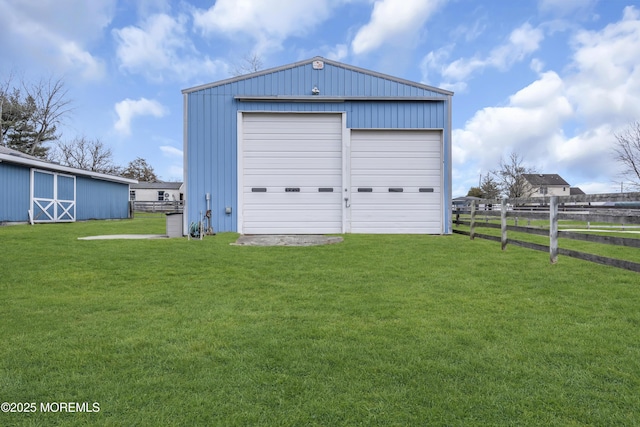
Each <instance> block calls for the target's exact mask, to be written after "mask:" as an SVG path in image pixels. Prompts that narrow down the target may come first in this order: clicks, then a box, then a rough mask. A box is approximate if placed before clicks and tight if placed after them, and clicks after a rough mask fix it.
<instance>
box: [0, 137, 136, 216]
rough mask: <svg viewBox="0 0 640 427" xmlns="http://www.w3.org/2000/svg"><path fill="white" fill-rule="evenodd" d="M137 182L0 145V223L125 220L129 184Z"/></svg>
mask: <svg viewBox="0 0 640 427" xmlns="http://www.w3.org/2000/svg"><path fill="white" fill-rule="evenodd" d="M137 182H138V181H137V180H135V179H128V178H122V177H119V176H112V175H105V174H102V173H96V172H90V171H86V170H82V169H75V168H70V167H66V166H61V165H58V164H54V163H49V162H45V161H42V160H40V159H38V158H36V157H33V156H28V155H26V154H24V153H21V152H19V151H15V150H12V149H9V148H6V147H0V222H27V221H33V222H73V221H81V220H88V219H121V218H128V217H129V184H135V183H137Z"/></svg>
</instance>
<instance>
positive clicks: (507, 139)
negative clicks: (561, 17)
mask: <svg viewBox="0 0 640 427" xmlns="http://www.w3.org/2000/svg"><path fill="white" fill-rule="evenodd" d="M571 48H572V49H573V54H572V56H571V62H570V64H569V66H568V67H566V68H565V70H564V73H565V75H564V76H561V75H560V74H558V73H556V72H554V71H547V72H542V73H540V74H539V78H538V79H537V80H536V81H534V82H532V83H531V84H530V85H528V86H527V87H525V88H523V89H522V90H520V91H518V92H517V93H515V94H513V95H512V96H510V97H509V100H508V104H507V105H506V106H505V107H487V108H484V109H482V110H480V111H478V112H476V114H475V115H474V116H473V117H472V118H471V119H470V120H469V121H468V122H467V123H466V124H465V126H464V128H462V129H456V130H454V132H453V142H454V146H453V155H454V162H455V163H454V165H455V168H456V169H457V170H465V169H466V170H473V171H474V172H470V173H468V174H466V176H467V181H463V182H465V184H468V183H473V182H474V181H475V180H477V177H476V176H474V175H476V172H475V170H478V169H480V170H484V171H487V170H490V169H493V168H495V167H496V165H497V164H498V161H499V159H500V156H501V155H504V154H505V153H508V152H509V151H512V150H513V151H516V152H518V153H519V154H521V155H522V156H523V157H524V158H525V159H527V160H528V161H529V163H530V164H531V165H532V166H537V167H539V168H542V169H543V170H542V172H546V173H560V174H561V175H563V174H565V173H566V174H568V176H567V177H566V178H569V177H570V178H569V179H570V181H569V182H570V183H571V184H572V185H574V186H580V187H581V188H582V189H583V190H584V191H586V192H607V191H616V189H615V188H614V187H615V186H616V184H615V180H616V179H618V172H619V169H620V168H619V165H618V164H617V163H616V162H615V161H614V160H613V158H612V155H611V147H612V145H613V144H614V142H615V136H614V134H615V132H616V131H618V130H619V129H620V128H623V127H624V126H625V125H627V124H628V123H629V122H631V121H633V120H637V117H638V116H640V66H638V61H637V58H638V57H640V12H639V11H638V10H637V9H635V8H633V7H627V8H626V9H625V10H624V15H623V18H622V19H621V20H620V21H618V22H614V23H611V24H609V25H607V26H606V27H604V28H603V29H601V30H599V31H585V30H581V31H578V32H577V33H576V34H575V36H574V38H573V43H572V45H571ZM543 67H544V66H543V64H542V63H540V62H539V61H538V60H533V61H532V62H531V68H532V69H534V70H538V71H539V70H542V69H543ZM565 132H567V133H565ZM472 185H475V184H472ZM617 185H618V186H619V183H618V184H617Z"/></svg>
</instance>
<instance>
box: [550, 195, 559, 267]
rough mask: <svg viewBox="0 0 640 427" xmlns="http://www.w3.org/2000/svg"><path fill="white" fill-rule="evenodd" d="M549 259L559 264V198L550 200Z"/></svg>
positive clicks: (554, 197) (553, 197) (555, 197)
mask: <svg viewBox="0 0 640 427" xmlns="http://www.w3.org/2000/svg"><path fill="white" fill-rule="evenodd" d="M549 259H550V260H551V264H555V263H556V262H558V196H552V197H551V200H549Z"/></svg>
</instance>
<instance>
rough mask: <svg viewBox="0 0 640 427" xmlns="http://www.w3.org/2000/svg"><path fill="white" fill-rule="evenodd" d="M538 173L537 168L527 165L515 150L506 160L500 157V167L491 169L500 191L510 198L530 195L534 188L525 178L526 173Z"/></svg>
mask: <svg viewBox="0 0 640 427" xmlns="http://www.w3.org/2000/svg"><path fill="white" fill-rule="evenodd" d="M530 173H536V170H535V168H530V167H526V166H525V165H524V159H523V158H522V157H521V156H520V155H519V154H518V153H515V152H512V153H511V154H510V155H509V158H508V159H507V160H506V161H505V160H504V158H502V159H500V169H498V170H495V171H491V175H492V176H493V177H494V178H495V181H496V183H497V186H498V188H499V189H500V192H501V193H502V194H503V195H505V196H507V197H509V198H518V197H529V196H531V195H532V194H533V191H534V190H533V188H532V187H531V186H530V185H529V184H528V182H527V180H526V179H524V177H523V175H524V174H530Z"/></svg>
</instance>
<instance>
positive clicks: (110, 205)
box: [76, 176, 129, 221]
mask: <svg viewBox="0 0 640 427" xmlns="http://www.w3.org/2000/svg"><path fill="white" fill-rule="evenodd" d="M128 216H129V185H128V184H121V183H117V182H110V181H102V180H98V179H92V178H87V177H83V176H78V177H76V220H78V221H83V220H89V219H124V218H128Z"/></svg>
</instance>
